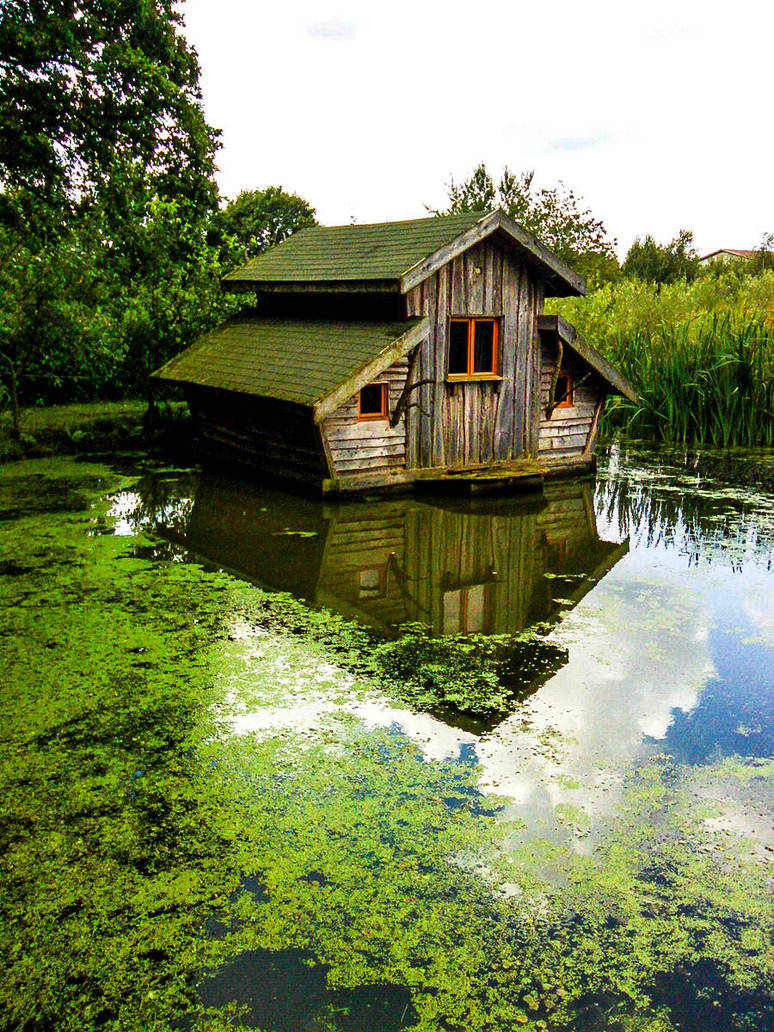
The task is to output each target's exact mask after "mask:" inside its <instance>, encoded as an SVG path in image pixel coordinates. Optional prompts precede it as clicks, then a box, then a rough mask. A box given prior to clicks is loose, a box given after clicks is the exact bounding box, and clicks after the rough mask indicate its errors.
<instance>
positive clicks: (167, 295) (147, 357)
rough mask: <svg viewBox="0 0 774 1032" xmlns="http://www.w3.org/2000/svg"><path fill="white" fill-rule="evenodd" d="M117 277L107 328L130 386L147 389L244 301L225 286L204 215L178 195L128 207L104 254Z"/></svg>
mask: <svg viewBox="0 0 774 1032" xmlns="http://www.w3.org/2000/svg"><path fill="white" fill-rule="evenodd" d="M103 270H104V272H103V274H104V277H105V279H106V280H109V281H110V282H111V283H112V286H113V290H112V292H111V293H112V298H111V301H112V306H111V325H110V333H111V336H112V342H113V347H112V350H113V352H114V354H120V355H121V356H122V361H121V372H120V375H121V382H122V385H123V387H124V389H125V390H129V391H130V392H134V393H142V392H143V391H146V390H149V380H148V377H149V376H150V374H151V373H152V372H153V371H154V370H155V369H157V368H158V367H159V366H160V365H162V364H163V362H165V361H166V360H167V359H168V358H171V357H172V355H174V354H176V353H177V352H178V351H181V350H182V349H183V348H185V347H188V345H189V344H192V343H193V342H194V341H195V340H196V338H197V337H198V336H200V335H201V334H202V333H203V332H205V331H206V330H208V329H210V328H211V327H212V326H213V325H215V323H217V322H218V321H219V320H220V319H222V318H223V317H224V316H225V315H227V314H229V313H230V312H232V311H234V310H236V309H237V308H238V307H239V306H240V305H241V304H243V303H244V302H243V301H242V300H241V299H236V298H234V297H233V296H229V295H226V294H223V293H221V290H220V282H219V281H220V276H221V274H222V271H223V269H222V267H221V265H220V262H219V259H218V255H217V252H216V251H215V250H214V249H213V248H211V247H210V246H209V245H208V243H207V237H206V223H205V220H204V219H195V218H191V217H190V214H189V209H188V208H187V207H186V206H183V205H181V204H180V203H179V202H178V201H175V200H167V201H163V200H160V199H152V200H149V201H148V202H147V203H144V204H142V205H141V206H139V210H131V211H129V212H128V213H127V215H126V216H125V218H124V219H123V220H122V222H121V224H120V225H119V226H118V227H117V231H116V232H115V234H114V236H113V239H112V240H111V246H110V249H109V251H108V252H107V253H106V254H105V256H104V261H103Z"/></svg>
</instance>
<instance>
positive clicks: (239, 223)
mask: <svg viewBox="0 0 774 1032" xmlns="http://www.w3.org/2000/svg"><path fill="white" fill-rule="evenodd" d="M314 216H315V210H314V208H313V207H312V206H311V205H310V204H309V203H308V202H307V201H305V200H304V199H303V197H299V196H298V195H297V194H290V193H286V192H285V191H284V190H283V189H282V187H281V186H267V187H266V189H265V190H243V191H242V192H241V193H240V194H239V195H238V196H237V197H236V198H235V199H234V200H233V201H228V202H227V204H226V205H225V207H223V208H221V209H220V210H219V211H217V212H216V213H215V214H214V215H213V217H212V223H211V230H210V237H211V239H212V240H213V241H216V242H220V245H221V248H223V249H225V251H224V254H225V257H224V260H226V258H228V259H230V260H233V261H237V260H241V261H246V260H247V259H249V258H254V257H255V256H256V255H257V254H260V253H261V251H265V250H266V249H267V248H268V247H273V246H274V245H275V244H279V243H282V241H283V240H285V239H286V238H287V237H289V236H290V235H291V234H292V233H295V232H296V231H297V230H299V229H304V227H305V226H315V225H317V220H316V219H315V217H314Z"/></svg>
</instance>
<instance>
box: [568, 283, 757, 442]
mask: <svg viewBox="0 0 774 1032" xmlns="http://www.w3.org/2000/svg"><path fill="white" fill-rule="evenodd" d="M554 309H555V310H558V311H559V312H560V313H561V314H562V315H564V316H565V317H566V318H567V319H569V320H570V322H572V323H573V324H574V325H575V326H576V327H577V329H578V330H579V332H580V333H581V334H582V335H583V336H584V337H585V338H586V339H587V340H588V341H589V343H590V344H593V345H594V346H595V347H596V348H598V349H599V350H600V351H602V353H603V354H604V355H605V356H606V357H607V358H609V359H610V360H611V361H612V362H613V363H614V364H615V365H616V366H617V367H618V368H619V369H620V370H621V371H622V372H623V373H624V374H625V375H626V376H627V377H628V378H629V379H630V380H631V381H632V383H633V384H634V385H635V387H636V388H637V389H638V390H639V392H640V401H639V403H637V404H634V405H633V404H631V403H629V402H623V401H617V402H616V403H614V404H612V405H610V406H608V412H607V414H606V419H605V425H607V426H608V427H609V426H610V425H624V426H626V427H627V429H628V430H629V432H631V433H632V434H634V435H637V436H640V437H649V438H657V439H660V440H664V441H672V442H675V443H677V442H679V443H688V442H693V443H696V444H701V445H713V446H717V447H729V446H733V445H738V446H743V447H752V446H760V445H763V446H771V445H774V272H772V271H768V272H763V273H761V274H759V275H757V276H750V275H741V274H739V272H738V271H735V270H729V271H727V272H724V273H721V274H720V275H714V274H713V275H711V276H710V275H706V276H704V277H703V278H699V279H697V280H695V281H693V282H692V283H690V284H689V283H685V282H681V283H674V284H671V285H670V286H667V287H661V288H659V287H657V286H656V285H654V284H648V283H640V282H637V281H633V280H625V281H623V282H619V283H616V284H608V285H607V286H605V287H603V288H601V289H600V290H598V291H595V292H594V293H592V294H590V295H589V296H587V297H585V298H578V299H572V300H568V301H560V302H554Z"/></svg>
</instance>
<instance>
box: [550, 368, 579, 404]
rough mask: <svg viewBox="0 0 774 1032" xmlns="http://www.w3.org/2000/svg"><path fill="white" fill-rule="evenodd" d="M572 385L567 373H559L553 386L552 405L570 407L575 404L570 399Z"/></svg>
mask: <svg viewBox="0 0 774 1032" xmlns="http://www.w3.org/2000/svg"><path fill="white" fill-rule="evenodd" d="M572 395H573V387H572V377H571V376H570V374H569V373H559V376H558V377H557V380H556V387H555V388H554V407H555V408H572V406H573V405H574V404H575V403H574V401H573V400H572Z"/></svg>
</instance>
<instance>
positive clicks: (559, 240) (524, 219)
mask: <svg viewBox="0 0 774 1032" xmlns="http://www.w3.org/2000/svg"><path fill="white" fill-rule="evenodd" d="M534 175H535V173H534V172H532V171H530V172H521V173H520V174H519V175H516V174H515V173H513V172H511V171H510V169H508V168H507V166H506V168H504V169H503V173H502V176H501V177H500V181H499V182H498V183H497V184H495V182H494V180H493V179H492V177H491V175H490V174H489V172H488V171H487V169H486V166H485V165H484V164H483V162H482V163H481V164H480V165H478V166H477V167H476V168H475V169H474V171H473V172H472V174H471V175H470V176H469V177H468V179H466V180H464V181H463V182H462V183H455V181H454V180H453V179H452V180H451V181H450V183H449V184H448V193H449V207H448V208H446V209H445V210H444V212H443V213H442V214H454V213H459V212H465V211H486V210H488V209H491V208H494V207H497V208H502V209H503V211H505V212H506V213H507V214H508V215H510V216H511V218H512V219H514V220H515V221H516V222H518V223H519V224H520V225H522V226H524V228H525V229H528V230H529V231H530V232H531V233H534V234H535V236H537V237H538V238H539V239H540V240H541V241H542V242H543V243H544V244H545V245H546V247H548V248H549V249H550V250H552V251H553V252H554V254H556V255H558V256H559V257H560V258H562V259H563V260H564V261H566V262H568V263H569V264H570V265H572V266H573V268H575V269H577V270H578V272H580V273H581V275H583V276H586V277H588V279H589V281H590V285H591V286H594V285H596V284H598V283H601V282H605V281H607V280H609V279H612V278H614V277H615V276H616V275H617V273H618V262H617V261H616V258H615V253H614V251H613V247H614V245H615V241H614V240H613V241H609V240H608V239H607V232H606V230H605V226H604V223H603V222H601V221H600V220H599V219H597V218H595V217H594V215H593V214H592V212H591V210H590V209H589V208H583V207H581V205H582V203H583V202H582V200H581V199H580V198H579V197H578V196H577V195H576V194H575V193H574V192H573V191H572V190H568V189H567V188H566V187H565V186H564V185H563V184H561V183H560V184H559V186H555V187H542V188H541V189H540V190H536V189H535V188H534V187H533V179H534Z"/></svg>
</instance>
